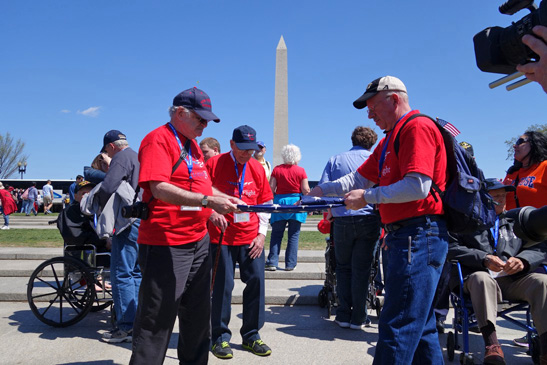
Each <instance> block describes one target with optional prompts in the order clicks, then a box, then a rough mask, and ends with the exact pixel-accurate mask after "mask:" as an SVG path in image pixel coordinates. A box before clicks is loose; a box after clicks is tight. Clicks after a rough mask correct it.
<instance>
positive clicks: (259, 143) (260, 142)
mask: <svg viewBox="0 0 547 365" xmlns="http://www.w3.org/2000/svg"><path fill="white" fill-rule="evenodd" d="M256 144H257V145H258V147H260V148H264V147H266V143H264V142H262V141H258V142H256Z"/></svg>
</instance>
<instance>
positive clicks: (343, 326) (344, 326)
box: [334, 319, 350, 328]
mask: <svg viewBox="0 0 547 365" xmlns="http://www.w3.org/2000/svg"><path fill="white" fill-rule="evenodd" d="M334 322H336V324H337V325H338V326H340V328H349V327H350V324H349V322H342V321H339V320H337V319H335V320H334Z"/></svg>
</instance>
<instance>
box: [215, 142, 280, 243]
mask: <svg viewBox="0 0 547 365" xmlns="http://www.w3.org/2000/svg"><path fill="white" fill-rule="evenodd" d="M245 166H246V167H245V181H244V185H243V194H242V196H241V197H240V196H239V181H240V180H241V175H242V174H243V165H241V164H237V170H238V174H236V168H235V161H234V159H233V157H232V154H231V152H227V153H223V154H220V155H217V156H214V157H211V158H210V159H209V160H208V161H207V170H208V171H209V174H210V176H211V180H212V182H213V186H214V187H215V188H217V189H218V190H219V191H220V192H222V193H224V194H226V195H230V196H235V197H238V198H240V199H241V200H243V201H244V202H245V203H247V204H249V205H257V204H263V203H265V202H267V201H269V200H272V199H273V194H272V190H271V189H270V185H269V184H268V178H267V177H266V172H265V171H264V168H263V167H262V165H261V164H260V162H258V161H257V160H255V159H254V158H251V159H250V160H249V162H247V163H246V164H245ZM249 214H250V219H249V221H248V222H239V223H234V214H233V213H229V214H226V215H225V216H224V217H226V220H227V221H228V222H229V223H230V225H229V226H228V228H227V229H226V231H225V232H224V238H223V240H222V244H224V245H234V246H241V245H248V244H250V243H251V242H252V241H253V240H254V239H255V238H256V236H257V235H258V225H259V220H258V216H257V215H256V213H249ZM209 235H210V236H211V242H215V243H218V242H219V239H220V230H219V229H218V228H217V227H215V226H214V225H213V224H209Z"/></svg>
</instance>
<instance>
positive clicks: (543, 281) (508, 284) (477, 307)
mask: <svg viewBox="0 0 547 365" xmlns="http://www.w3.org/2000/svg"><path fill="white" fill-rule="evenodd" d="M464 292H465V293H467V294H469V295H470V297H471V302H472V304H473V310H474V311H475V316H476V318H477V322H478V324H479V328H482V327H484V326H486V325H487V324H488V323H487V322H491V323H492V324H494V325H496V317H497V311H498V305H497V304H498V303H500V302H501V301H502V300H509V301H526V302H528V303H529V304H530V312H531V314H532V319H533V320H534V325H535V326H536V329H537V331H538V334H540V335H541V334H543V333H545V332H547V275H545V274H538V273H531V274H528V275H526V276H524V277H522V278H519V279H514V278H512V277H509V276H503V277H500V278H496V279H494V278H492V277H491V276H490V274H489V273H488V272H485V271H478V272H475V273H473V274H471V275H470V276H469V278H468V279H467V280H466V281H465V283H464Z"/></svg>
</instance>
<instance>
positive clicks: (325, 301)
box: [317, 232, 338, 318]
mask: <svg viewBox="0 0 547 365" xmlns="http://www.w3.org/2000/svg"><path fill="white" fill-rule="evenodd" d="M325 241H326V242H327V247H326V248H325V283H324V285H323V288H321V290H320V291H319V294H318V296H317V301H318V302H319V306H320V307H321V308H325V307H326V308H327V316H328V317H327V318H330V316H331V315H332V308H334V307H337V306H338V296H337V295H336V272H335V270H336V256H335V252H334V240H333V239H332V232H331V234H330V235H329V237H327V238H325Z"/></svg>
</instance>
